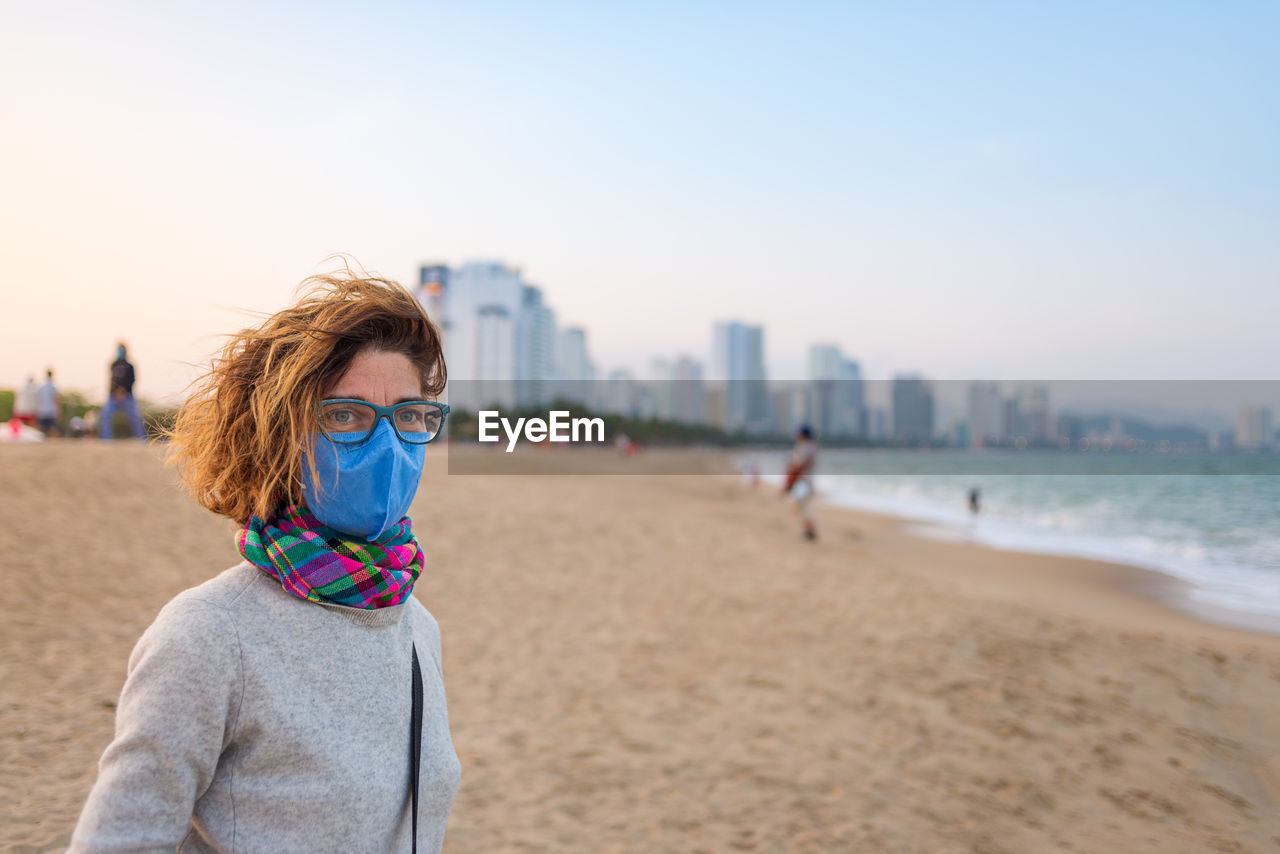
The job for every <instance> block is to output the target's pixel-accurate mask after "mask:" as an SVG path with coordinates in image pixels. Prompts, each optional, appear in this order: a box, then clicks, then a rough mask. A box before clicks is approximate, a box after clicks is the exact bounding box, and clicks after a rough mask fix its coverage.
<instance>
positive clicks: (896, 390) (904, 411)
mask: <svg viewBox="0 0 1280 854" xmlns="http://www.w3.org/2000/svg"><path fill="white" fill-rule="evenodd" d="M892 394H893V438H894V440H895V441H898V442H927V441H929V440H931V439H932V438H933V389H932V388H931V387H930V385H929V383H928V382H927V381H926V380H924V379H923V378H922V377H919V376H913V375H899V376H896V377H894V378H893V386H892Z"/></svg>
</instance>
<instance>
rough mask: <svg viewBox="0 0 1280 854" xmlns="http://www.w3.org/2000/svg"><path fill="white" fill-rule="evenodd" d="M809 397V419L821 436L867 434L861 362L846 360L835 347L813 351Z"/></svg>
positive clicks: (810, 350)
mask: <svg viewBox="0 0 1280 854" xmlns="http://www.w3.org/2000/svg"><path fill="white" fill-rule="evenodd" d="M806 396H807V398H808V400H807V406H806V409H807V412H806V418H807V420H808V422H809V425H810V426H811V427H813V429H814V430H816V431H817V432H818V435H819V436H861V435H862V434H863V433H864V429H863V420H864V417H863V414H862V410H863V402H862V369H861V368H859V367H858V363H857V362H855V361H853V360H851V359H846V358H845V357H844V354H843V353H841V352H840V348H839V347H837V346H836V345H835V344H815V345H813V346H812V347H810V348H809V382H808V388H807V392H806Z"/></svg>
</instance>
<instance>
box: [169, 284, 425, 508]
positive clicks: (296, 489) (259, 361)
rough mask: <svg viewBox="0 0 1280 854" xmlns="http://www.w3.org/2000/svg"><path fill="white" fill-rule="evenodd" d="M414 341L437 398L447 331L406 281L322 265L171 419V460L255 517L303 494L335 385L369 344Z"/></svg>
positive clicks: (217, 501) (246, 335)
mask: <svg viewBox="0 0 1280 854" xmlns="http://www.w3.org/2000/svg"><path fill="white" fill-rule="evenodd" d="M366 349H372V350H384V351H389V352H395V353H403V354H404V355H405V356H407V357H408V358H409V360H410V361H411V362H412V363H413V365H414V367H416V368H417V370H418V373H419V375H420V376H421V378H422V393H423V396H424V397H426V398H432V397H436V396H438V395H439V394H440V393H441V392H442V391H444V385H445V377H446V374H445V364H444V354H443V352H442V351H441V344H440V333H439V332H438V331H437V330H436V327H435V326H434V325H433V324H432V322H431V321H430V320H429V319H428V318H427V314H426V312H425V311H423V309H422V306H421V305H420V304H419V303H418V301H417V300H416V299H414V298H413V296H412V295H411V294H410V293H409V292H408V291H406V290H405V289H404V288H403V287H401V286H400V285H398V284H396V283H395V282H391V281H388V280H386V279H380V278H374V277H359V276H357V275H356V274H354V273H352V272H351V271H350V270H348V271H347V273H346V275H321V276H313V277H312V278H310V279H307V280H306V281H304V282H303V283H302V285H301V286H300V287H299V296H298V300H297V302H296V303H295V304H294V305H292V306H290V307H289V308H286V309H284V310H283V311H280V312H278V313H276V314H274V315H272V316H271V317H269V318H268V319H267V320H266V321H265V322H264V323H263V324H262V325H261V326H259V327H258V328H256V329H246V330H243V331H241V332H239V333H237V334H235V335H233V336H231V338H230V340H229V341H227V343H226V346H224V347H223V349H222V352H221V354H220V355H219V356H218V357H216V358H215V359H214V360H213V363H212V365H211V366H210V369H209V371H208V372H207V373H206V374H205V375H204V376H202V377H201V378H200V379H198V380H196V381H195V383H193V384H192V393H191V395H190V396H189V397H188V398H187V400H186V402H185V403H184V404H183V405H182V408H181V409H180V410H179V412H178V415H177V419H176V421H175V422H174V425H173V429H172V430H170V431H169V434H168V438H169V448H170V451H169V462H170V463H171V464H173V465H176V466H177V467H178V469H179V471H180V473H181V477H182V480H183V482H184V484H185V485H186V487H187V489H188V490H189V491H190V493H191V495H192V497H194V498H195V499H196V501H198V502H200V504H201V505H202V506H203V507H205V508H207V509H209V510H212V511H213V512H214V513H218V514H220V515H222V516H226V517H227V518H229V519H232V520H233V521H235V522H237V523H239V524H244V523H245V522H247V521H248V520H249V517H250V516H257V517H259V518H262V519H267V518H270V517H271V515H273V511H274V510H275V509H276V507H277V506H279V505H281V504H284V503H294V502H300V501H301V500H302V498H301V494H302V486H301V477H302V465H303V462H302V453H303V452H304V451H307V452H310V451H311V450H312V449H313V443H314V440H315V436H316V431H317V430H318V429H319V416H318V412H319V406H320V401H321V400H322V399H323V397H324V394H325V392H326V391H327V390H328V389H329V388H331V387H332V386H333V385H334V383H336V382H337V381H338V379H339V378H340V377H341V376H342V375H343V373H345V372H346V370H347V368H348V367H349V366H350V365H351V362H352V360H353V359H354V358H355V357H356V354H357V353H359V352H360V351H362V350H366Z"/></svg>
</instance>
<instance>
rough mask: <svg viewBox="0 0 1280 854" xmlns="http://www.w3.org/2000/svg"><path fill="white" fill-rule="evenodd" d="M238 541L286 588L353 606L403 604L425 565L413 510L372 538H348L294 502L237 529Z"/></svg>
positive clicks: (246, 553)
mask: <svg viewBox="0 0 1280 854" xmlns="http://www.w3.org/2000/svg"><path fill="white" fill-rule="evenodd" d="M236 547H237V548H239V549H240V554H242V555H244V557H245V560H247V561H249V562H250V563H252V564H253V565H254V566H256V567H258V568H259V569H261V570H263V571H264V572H266V573H267V574H269V575H272V576H274V577H275V579H276V580H277V581H279V582H280V586H281V587H283V588H284V589H285V592H287V593H292V594H293V595H294V596H297V597H299V598H300V599H307V600H309V601H311V602H328V603H331V604H334V605H346V606H348V607H351V608H366V609H372V608H386V607H387V606H389V605H399V604H400V603H401V602H403V601H405V600H406V599H408V598H409V594H410V593H411V592H412V591H413V583H414V582H415V581H417V579H418V573H420V572H421V571H422V550H421V549H420V548H418V541H417V540H416V539H414V536H413V523H412V522H410V520H409V517H408V516H406V517H405V518H403V519H401V520H400V521H399V522H397V523H396V524H395V525H394V526H392V527H391V529H390V530H389V531H387V532H386V533H385V534H383V535H382V536H381V537H379V538H378V540H377V541H376V542H372V543H370V542H366V541H364V540H362V539H358V540H348V539H347V538H346V537H345V536H344V535H343V534H341V533H339V532H338V531H335V530H334V529H332V528H328V527H326V526H324V525H322V524H321V523H320V520H318V519H316V517H315V516H312V515H311V513H310V511H308V510H307V508H306V507H305V506H303V505H300V504H291V505H289V506H287V507H284V508H282V509H281V510H280V512H279V514H278V515H277V516H276V517H275V518H274V519H272V520H271V521H270V522H263V521H262V520H261V519H259V518H257V517H256V516H255V517H253V518H252V519H250V520H249V521H248V523H247V524H246V525H245V526H244V528H242V529H241V530H240V533H239V534H237V535H236Z"/></svg>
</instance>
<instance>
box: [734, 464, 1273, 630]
mask: <svg viewBox="0 0 1280 854" xmlns="http://www.w3.org/2000/svg"><path fill="white" fill-rule="evenodd" d="M988 453H989V452H988ZM1007 453H1008V454H1009V458H1008V459H1007V460H1001V459H999V458H998V457H991V456H987V457H985V460H987V461H988V462H986V463H984V464H983V465H978V466H975V465H974V458H975V455H974V454H973V453H972V452H967V451H962V450H954V451H937V450H935V451H929V452H921V451H912V450H904V451H886V450H831V449H828V450H824V451H823V452H822V453H821V456H820V460H819V465H818V469H817V475H816V477H815V483H816V486H817V488H818V491H819V493H820V494H821V495H822V498H823V499H824V500H826V501H827V502H830V503H832V504H836V505H843V506H847V507H851V508H855V509H863V510H871V511H876V512H881V513H887V514H890V515H894V516H898V517H902V518H906V519H911V520H915V521H916V522H918V523H921V524H917V525H916V526H914V532H915V533H917V534H921V535H924V536H934V537H939V538H944V539H956V540H971V541H974V542H978V543H982V544H984V545H989V546H993V547H995V548H1001V549H1009V550H1016V551H1025V552H1036V553H1043V554H1061V555H1072V556H1078V557H1089V558H1096V559H1100V560H1107V561H1113V562H1117V563H1125V564H1129V565H1132V566H1141V567H1145V568H1148V569H1154V570H1157V571H1159V572H1163V573H1166V574H1168V575H1171V576H1174V577H1176V578H1180V579H1182V580H1184V581H1186V582H1188V583H1189V584H1190V585H1191V588H1190V595H1191V597H1192V599H1194V600H1197V601H1200V602H1203V603H1205V604H1208V605H1212V606H1216V607H1220V608H1226V609H1228V610H1232V611H1237V612H1242V613H1245V614H1250V615H1265V616H1266V617H1268V618H1270V617H1274V618H1275V621H1274V625H1275V627H1276V631H1280V475H1276V474H1249V473H1247V472H1249V471H1250V470H1251V469H1253V470H1257V471H1272V470H1274V468H1275V462H1276V459H1275V457H1274V456H1272V457H1265V456H1263V457H1256V458H1249V457H1244V456H1237V457H1230V458H1226V457H1221V458H1216V457H1213V456H1210V455H1207V454H1206V455H1204V456H1203V457H1201V458H1197V459H1190V460H1189V459H1187V458H1185V457H1183V458H1180V459H1161V458H1160V457H1158V456H1156V455H1149V456H1147V457H1145V458H1142V459H1134V458H1124V457H1116V458H1114V461H1102V462H1099V461H1098V460H1097V459H1093V460H1091V461H1090V463H1089V465H1088V466H1087V467H1086V468H1085V470H1086V471H1088V472H1089V473H1088V474H1059V473H1050V472H1060V471H1069V470H1071V469H1070V463H1069V461H1068V460H1067V459H1066V458H1065V457H1064V456H1063V455H1061V454H1055V453H1053V452H1047V453H1044V454H1043V455H1040V454H1022V455H1017V452H1007ZM784 458H785V455H782V454H755V455H747V456H744V458H743V467H744V468H746V467H748V466H755V467H756V468H757V469H758V470H760V471H765V472H768V471H774V472H776V471H779V470H780V469H781V467H782V465H783V463H782V460H783V459H784ZM992 460H994V461H995V464H991V462H990V461H992ZM1108 466H1110V467H1111V468H1112V469H1113V470H1114V471H1115V472H1116V473H1114V474H1106V473H1101V472H1105V471H1106V470H1107V467H1108ZM1136 472H1141V473H1136ZM1189 472H1205V473H1189ZM1212 472H1230V473H1212ZM1242 472H1245V473H1242ZM975 486H976V487H978V488H979V489H980V490H981V496H982V512H981V513H980V514H979V515H978V516H977V517H976V518H973V517H972V515H971V514H970V512H969V509H968V504H967V498H968V491H969V489H970V488H971V487H975ZM1265 622H1266V624H1267V625H1271V624H1272V621H1271V620H1270V619H1268V620H1266V621H1265Z"/></svg>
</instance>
